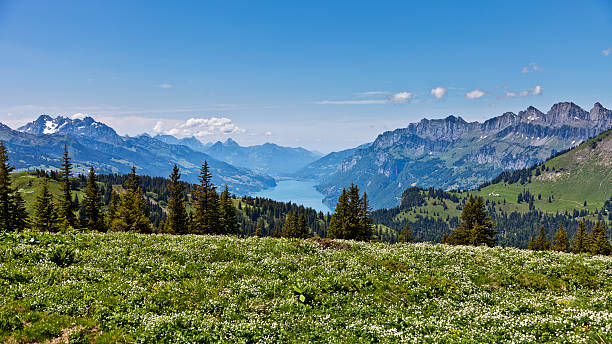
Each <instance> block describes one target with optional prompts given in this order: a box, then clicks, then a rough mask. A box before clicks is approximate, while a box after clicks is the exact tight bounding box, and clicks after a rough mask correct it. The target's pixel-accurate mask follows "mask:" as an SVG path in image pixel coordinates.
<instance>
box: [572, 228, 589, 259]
mask: <svg viewBox="0 0 612 344" xmlns="http://www.w3.org/2000/svg"><path fill="white" fill-rule="evenodd" d="M588 235H589V233H587V229H586V225H585V223H584V221H580V222H578V229H577V230H576V235H574V240H573V241H572V252H574V253H583V252H588V250H589V247H588V239H589V237H588Z"/></svg>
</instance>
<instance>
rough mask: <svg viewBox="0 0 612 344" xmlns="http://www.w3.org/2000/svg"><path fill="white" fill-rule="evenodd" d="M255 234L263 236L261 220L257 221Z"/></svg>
mask: <svg viewBox="0 0 612 344" xmlns="http://www.w3.org/2000/svg"><path fill="white" fill-rule="evenodd" d="M255 236H256V237H260V238H261V237H262V236H263V234H262V232H261V225H260V224H259V222H257V226H256V227H255Z"/></svg>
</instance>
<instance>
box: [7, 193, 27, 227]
mask: <svg viewBox="0 0 612 344" xmlns="http://www.w3.org/2000/svg"><path fill="white" fill-rule="evenodd" d="M11 198H12V203H13V208H12V209H11V212H10V216H11V226H12V229H13V230H16V231H21V230H24V229H26V228H28V226H29V215H28V212H27V211H26V207H25V200H24V199H23V197H22V196H21V193H20V192H19V191H15V192H13V194H12V195H11Z"/></svg>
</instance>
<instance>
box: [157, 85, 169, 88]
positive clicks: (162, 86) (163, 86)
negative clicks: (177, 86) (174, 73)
mask: <svg viewBox="0 0 612 344" xmlns="http://www.w3.org/2000/svg"><path fill="white" fill-rule="evenodd" d="M159 88H172V85H170V84H160V85H159Z"/></svg>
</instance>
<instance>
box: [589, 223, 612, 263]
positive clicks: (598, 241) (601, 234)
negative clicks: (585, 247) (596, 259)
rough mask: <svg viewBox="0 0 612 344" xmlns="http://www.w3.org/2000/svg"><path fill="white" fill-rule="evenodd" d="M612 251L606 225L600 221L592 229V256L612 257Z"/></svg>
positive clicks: (590, 248)
mask: <svg viewBox="0 0 612 344" xmlns="http://www.w3.org/2000/svg"><path fill="white" fill-rule="evenodd" d="M611 251H612V247H611V246H610V239H608V233H607V230H606V225H605V224H603V223H600V222H599V221H598V222H597V223H596V224H595V225H594V226H593V229H591V235H590V238H589V252H591V253H592V254H603V255H610V252H611Z"/></svg>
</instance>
